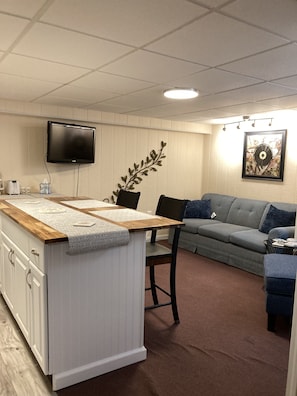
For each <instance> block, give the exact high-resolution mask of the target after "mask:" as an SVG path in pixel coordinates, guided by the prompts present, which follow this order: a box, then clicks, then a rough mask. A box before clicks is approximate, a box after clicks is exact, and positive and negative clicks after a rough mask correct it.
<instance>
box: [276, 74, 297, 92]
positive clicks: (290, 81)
mask: <svg viewBox="0 0 297 396" xmlns="http://www.w3.org/2000/svg"><path fill="white" fill-rule="evenodd" d="M273 83H274V84H279V85H284V86H286V87H290V88H296V89H297V75H295V76H291V77H285V78H279V79H276V80H273Z"/></svg>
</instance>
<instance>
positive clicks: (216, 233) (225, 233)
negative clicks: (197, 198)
mask: <svg viewBox="0 0 297 396" xmlns="http://www.w3.org/2000/svg"><path fill="white" fill-rule="evenodd" d="M248 229H249V228H247V227H243V226H240V225H237V224H227V223H218V224H207V225H203V226H201V227H199V234H200V235H204V236H206V237H209V238H213V239H217V240H219V241H223V242H230V236H231V235H232V234H233V233H234V232H236V231H246V230H248ZM214 244H215V241H214Z"/></svg>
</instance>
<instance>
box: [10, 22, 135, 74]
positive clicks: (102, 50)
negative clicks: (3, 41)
mask: <svg viewBox="0 0 297 396" xmlns="http://www.w3.org/2000/svg"><path fill="white" fill-rule="evenodd" d="M129 51H131V48H129V47H127V46H124V45H121V44H115V43H112V42H108V41H105V40H101V39H98V38H95V37H91V36H86V35H83V34H80V33H75V32H70V31H67V30H64V29H60V28H56V27H53V26H47V25H44V24H41V23H36V24H35V25H34V26H33V27H32V29H30V31H29V32H28V33H27V34H26V35H25V36H24V38H23V39H22V40H21V41H20V43H18V44H17V45H16V47H15V48H14V53H17V54H22V55H27V56H32V57H36V58H39V59H44V60H50V61H53V62H58V63H59V62H60V63H64V64H67V65H72V66H80V67H86V68H90V69H93V68H97V67H99V66H102V65H104V64H105V63H107V62H110V61H112V60H114V59H116V58H117V57H120V56H122V55H124V54H126V53H128V52H129Z"/></svg>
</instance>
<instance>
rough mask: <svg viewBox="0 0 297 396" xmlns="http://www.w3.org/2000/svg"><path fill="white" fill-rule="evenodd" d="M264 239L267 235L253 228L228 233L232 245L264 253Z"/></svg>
mask: <svg viewBox="0 0 297 396" xmlns="http://www.w3.org/2000/svg"><path fill="white" fill-rule="evenodd" d="M266 239H267V235H265V234H263V232H260V231H258V230H254V229H252V230H246V231H239V232H234V233H233V234H231V235H230V242H231V243H233V244H234V245H237V246H241V247H243V248H245V249H249V250H253V251H254V252H259V253H266V246H265V244H264V241H265V240H266Z"/></svg>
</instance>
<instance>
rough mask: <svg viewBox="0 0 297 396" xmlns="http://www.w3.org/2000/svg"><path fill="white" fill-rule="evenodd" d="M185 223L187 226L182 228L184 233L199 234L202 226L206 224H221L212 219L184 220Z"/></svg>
mask: <svg viewBox="0 0 297 396" xmlns="http://www.w3.org/2000/svg"><path fill="white" fill-rule="evenodd" d="M183 223H184V224H185V225H184V226H183V228H182V231H183V232H188V233H190V234H198V232H199V228H200V227H201V226H203V225H206V224H217V223H220V222H219V221H217V220H212V219H183Z"/></svg>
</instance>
